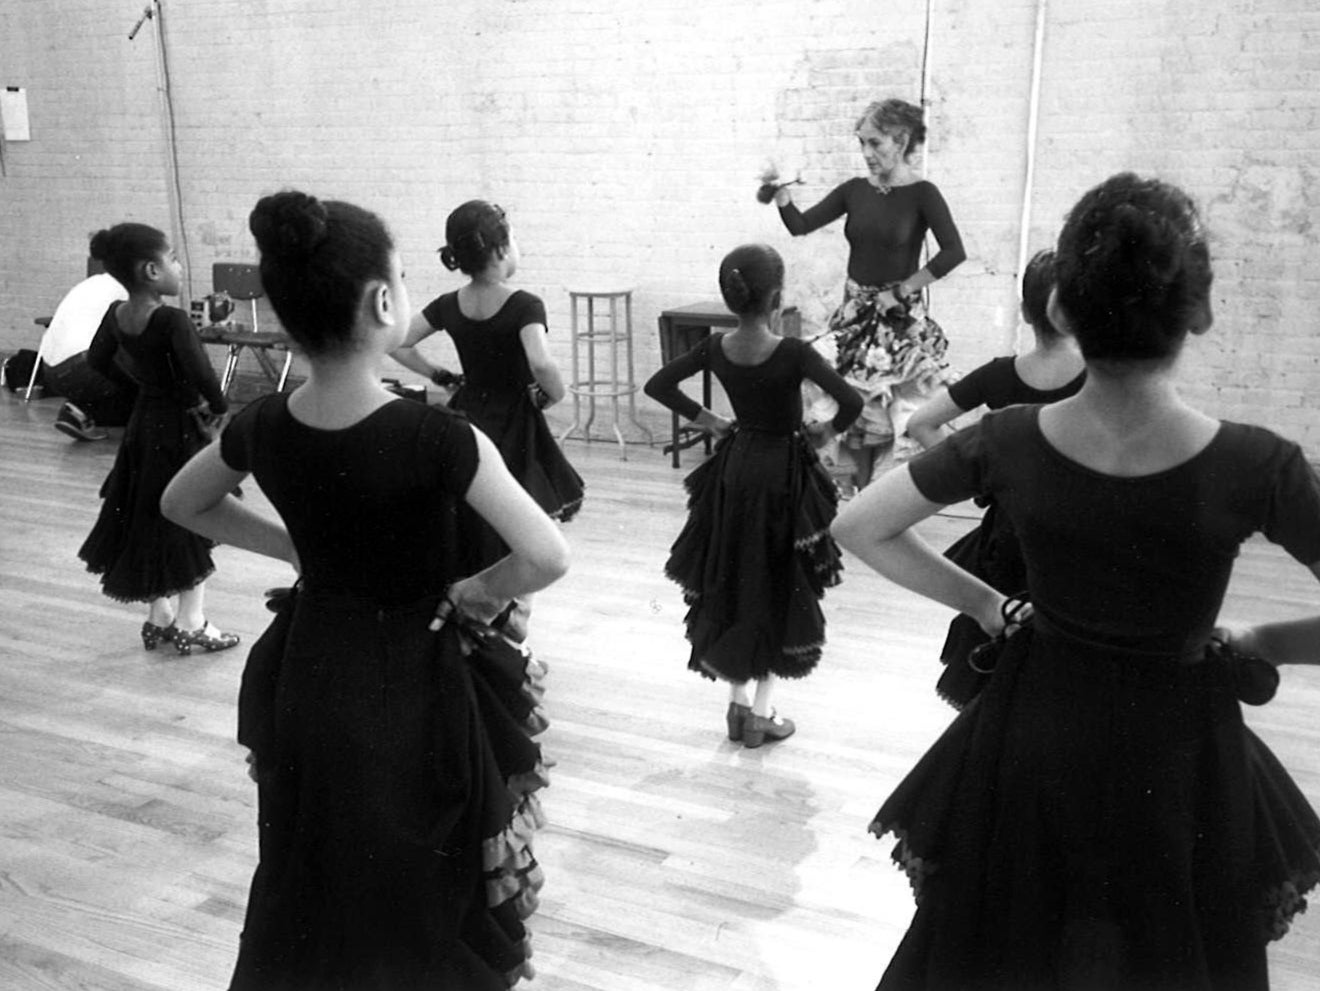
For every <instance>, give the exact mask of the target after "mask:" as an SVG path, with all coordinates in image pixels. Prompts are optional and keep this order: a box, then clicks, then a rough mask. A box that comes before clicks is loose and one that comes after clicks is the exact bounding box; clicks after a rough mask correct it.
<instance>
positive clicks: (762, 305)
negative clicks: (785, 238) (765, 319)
mask: <svg viewBox="0 0 1320 991" xmlns="http://www.w3.org/2000/svg"><path fill="white" fill-rule="evenodd" d="M783 288H784V259H782V258H780V257H779V252H778V251H776V250H775V249H774V248H772V247H770V245H768V244H743V245H739V246H738V247H736V248H734V249H733V250H732V251H730V252H729V253H728V254H727V255H725V256H724V261H722V262H720V294H721V295H722V296H723V297H724V303H725V305H726V306H728V308H729V309H730V310H732V311H733V312H734V313H736V314H738V316H748V315H751V314H757V313H764V312H765V311H767V310H769V309H770V304H771V302H772V301H773V299H774V296H775V293H777V292H779V291H780V290H782V289H783Z"/></svg>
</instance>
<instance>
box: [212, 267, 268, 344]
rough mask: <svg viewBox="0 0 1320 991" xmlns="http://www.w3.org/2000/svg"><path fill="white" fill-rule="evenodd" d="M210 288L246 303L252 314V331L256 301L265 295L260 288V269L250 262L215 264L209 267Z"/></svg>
mask: <svg viewBox="0 0 1320 991" xmlns="http://www.w3.org/2000/svg"><path fill="white" fill-rule="evenodd" d="M211 288H212V291H213V292H214V293H216V294H219V293H224V294H225V295H226V296H228V297H229V298H230V299H232V300H243V301H246V302H247V304H248V306H249V307H250V309H251V313H252V330H253V331H254V332H255V331H257V330H259V329H260V328H259V327H258V326H257V300H259V299H260V298H261V297H262V296H264V295H265V293H264V292H263V290H262V288H261V269H259V268H258V267H257V266H256V265H253V264H252V263H251V262H216V263H215V264H214V265H212V266H211Z"/></svg>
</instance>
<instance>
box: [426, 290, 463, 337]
mask: <svg viewBox="0 0 1320 991" xmlns="http://www.w3.org/2000/svg"><path fill="white" fill-rule="evenodd" d="M454 295H455V294H454V293H451V292H447V293H445V294H444V295H443V296H437V297H436V298H435V299H433V300H431V302H429V303H427V304H426V306H425V307H423V308H422V316H424V317H425V318H426V322H427V323H428V324H429V325H430V326H432V327H434V328H435V329H436V330H443V329H444V328H445V327H446V326H448V321H447V320H446V318H445V310H446V307H447V306H448V305H449V300H450V299H451V298H453V297H454Z"/></svg>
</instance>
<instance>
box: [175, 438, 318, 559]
mask: <svg viewBox="0 0 1320 991" xmlns="http://www.w3.org/2000/svg"><path fill="white" fill-rule="evenodd" d="M245 478H247V473H246V472H241V471H234V469H232V468H230V467H229V466H228V465H227V464H225V462H224V459H223V458H221V457H220V444H219V442H218V441H216V442H213V443H211V444H208V445H207V446H206V447H204V448H202V450H200V451H198V452H197V453H196V454H195V455H194V456H193V458H192V460H190V461H189V462H188V463H187V464H186V465H184V466H183V467H182V468H181V469H179V473H178V474H177V475H175V476H174V478H173V480H171V482H170V484H169V485H168V486H167V487H166V489H165V494H164V495H162V496H161V499H160V511H161V513H162V514H164V516H165V518H166V519H167V520H170V521H171V522H173V523H177V524H178V525H179V526H181V527H185V528H186V529H189V530H192V531H193V532H194V533H199V534H201V535H202V536H203V537H209V538H210V539H211V540H215V541H218V542H219V543H222V544H229V545H230V546H232V547H241V548H243V549H244V550H248V551H252V552H253V553H254V554H264V555H265V556H266V557H273V558H276V559H277V560H280V561H288V562H289V563H290V564H292V565H293V566H294V568H295V569H297V567H298V556H297V554H296V553H295V552H294V549H293V541H292V540H290V539H289V531H288V530H286V529H285V527H284V524H283V523H281V522H280V521H278V520H271V519H267V518H266V517H264V516H262V515H260V514H258V513H256V512H254V511H253V510H252V509H250V508H248V506H247V505H245V504H244V503H243V502H241V501H240V500H238V499H236V498H235V497H234V496H233V495H231V494H230V493H231V492H232V491H233V490H234V489H235V488H236V487H237V486H238V485H239V483H241V482H242V481H243V480H244V479H245Z"/></svg>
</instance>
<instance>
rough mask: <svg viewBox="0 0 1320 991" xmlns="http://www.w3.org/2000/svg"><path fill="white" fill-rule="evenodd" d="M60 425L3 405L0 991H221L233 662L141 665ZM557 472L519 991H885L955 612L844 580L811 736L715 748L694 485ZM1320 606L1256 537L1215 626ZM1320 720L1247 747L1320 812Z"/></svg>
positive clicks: (235, 832) (538, 638)
mask: <svg viewBox="0 0 1320 991" xmlns="http://www.w3.org/2000/svg"><path fill="white" fill-rule="evenodd" d="M57 408H58V401H57V400H46V401H42V402H34V403H32V404H24V403H22V402H21V401H19V400H18V399H17V398H16V397H14V396H12V395H10V394H8V393H4V394H3V395H0V448H2V449H3V461H2V463H0V561H2V562H3V567H2V568H0V987H2V988H5V989H14V991H27V989H52V991H55V989H58V991H69V989H75V988H76V989H96V991H216V989H222V988H224V987H225V986H226V984H227V981H228V976H229V971H230V968H231V966H232V962H233V957H234V953H235V948H236V946H237V941H238V932H239V927H240V925H241V921H242V912H243V905H244V901H245V898H246V889H247V884H248V881H249V879H250V876H251V871H252V868H253V866H254V862H255V838H256V837H255V826H254V799H255V795H254V791H253V787H252V785H251V783H250V782H249V781H248V779H247V777H246V775H245V774H244V765H243V754H242V751H241V749H240V748H239V747H238V745H237V744H236V743H235V742H234V741H233V730H234V701H235V694H236V690H237V685H238V678H239V673H240V670H241V665H242V662H243V657H244V652H243V649H241V648H240V649H239V650H237V651H233V652H230V653H226V654H220V655H215V656H200V657H194V658H191V659H181V658H177V657H175V656H174V655H173V653H172V652H164V651H160V652H157V653H154V654H153V653H146V652H144V651H143V650H142V649H141V647H140V644H139V641H138V639H137V629H138V626H139V625H140V624H141V621H142V619H143V616H142V611H141V610H139V609H137V608H135V607H127V606H122V605H118V604H116V603H113V602H111V601H109V600H107V599H105V598H103V597H102V596H101V595H100V594H99V590H98V586H97V584H96V582H95V580H94V578H92V577H91V576H89V575H87V574H86V573H85V572H84V571H83V570H82V567H81V564H80V563H79V562H78V560H77V557H76V551H77V548H78V546H79V544H80V543H81V541H82V539H83V537H84V536H85V535H86V533H87V531H88V529H89V528H90V527H91V524H92V521H93V519H94V517H95V514H96V511H97V489H98V486H99V485H100V483H101V481H102V479H103V477H104V475H105V473H106V471H107V470H108V469H109V467H110V464H111V462H112V460H113V457H114V451H115V445H114V444H113V443H91V444H76V443H72V442H70V441H69V440H68V439H67V438H64V437H63V436H61V435H60V434H58V433H56V432H55V431H54V430H53V429H52V428H51V422H52V420H53V418H54V415H55V411H56V409H57ZM569 455H570V457H571V459H572V460H573V461H574V463H575V464H576V465H577V466H578V468H579V470H580V471H581V472H582V474H583V475H584V476H585V478H586V479H587V483H588V498H587V502H586V505H585V508H584V509H583V511H582V513H581V515H580V517H579V519H578V520H576V521H575V522H573V523H572V524H571V525H570V526H569V528H568V535H569V538H570V540H571V543H572V545H573V553H574V563H573V569H572V572H571V574H570V575H569V576H568V577H567V578H566V579H565V580H564V581H562V582H561V583H560V584H559V585H557V586H556V587H554V588H553V589H551V590H549V591H547V592H545V593H543V594H542V595H540V596H538V598H537V602H536V611H535V616H534V625H533V641H532V645H533V648H534V649H535V650H536V652H537V653H538V655H539V656H541V657H543V658H544V659H545V660H546V661H547V662H548V663H549V664H550V668H551V676H550V694H549V697H548V709H549V714H550V716H551V719H552V723H553V725H552V727H551V729H550V730H549V731H548V732H547V734H546V736H545V737H544V743H545V748H546V751H547V753H548V754H549V755H551V756H552V757H553V758H554V759H555V760H556V761H557V762H558V764H557V766H556V767H555V769H554V772H553V785H552V787H551V788H550V789H549V791H547V792H546V793H545V803H546V808H547V811H548V813H549V816H550V819H551V825H550V827H549V828H548V829H547V830H546V832H545V833H544V834H543V835H542V837H541V840H540V842H539V845H538V855H539V857H540V859H541V860H542V862H543V863H544V866H545V870H546V875H547V878H548V883H547V886H546V889H545V892H544V901H543V906H542V909H541V911H540V912H539V913H538V915H537V916H536V917H535V919H534V922H533V926H534V931H535V943H536V959H537V963H538V966H539V969H540V977H539V978H538V979H537V981H536V982H535V983H534V984H533V985H531V987H532V988H533V991H536V989H539V991H607V989H608V991H662V989H663V991H669V989H673V991H680V989H681V991H814V989H817V988H820V989H825V988H828V989H830V991H863V989H869V988H872V987H874V985H875V981H876V980H877V979H878V977H879V975H880V973H881V971H882V970H883V968H884V965H885V963H886V961H887V960H888V957H889V955H890V953H891V952H892V950H893V947H894V946H895V944H896V943H897V941H898V939H899V937H900V936H901V934H902V932H903V930H904V927H905V926H906V924H907V922H908V920H909V919H910V917H911V914H912V903H911V898H910V894H909V891H908V886H907V882H906V880H905V879H904V878H903V876H902V875H901V874H900V873H899V872H898V871H897V870H895V869H894V868H893V867H892V866H891V865H890V863H889V861H888V854H889V850H890V845H891V844H890V843H889V842H883V843H881V842H877V841H875V840H874V839H872V838H871V837H870V836H868V834H867V832H866V826H867V823H868V821H869V819H870V816H871V814H872V813H873V812H874V810H875V808H876V806H877V805H878V804H879V802H880V801H881V800H882V799H883V798H884V797H885V795H886V794H887V793H888V791H889V789H890V788H891V787H892V786H893V785H894V784H895V783H896V782H897V781H898V780H899V778H900V777H901V776H902V774H903V773H904V772H905V771H906V770H907V769H908V768H909V767H910V766H911V765H912V763H913V762H914V761H915V760H916V758H917V757H918V756H919V755H920V753H921V752H922V751H923V750H924V749H925V747H926V746H927V745H928V744H929V743H930V742H931V741H932V740H933V739H934V738H935V736H936V735H938V733H939V732H940V730H941V729H942V728H943V727H944V726H945V725H946V724H947V723H948V721H949V719H950V717H951V715H952V711H951V710H950V709H948V708H947V707H946V706H945V705H944V704H943V703H941V702H940V701H939V700H938V699H936V697H935V695H934V693H933V692H932V685H933V683H934V679H935V676H936V674H937V667H938V666H937V664H936V662H935V661H934V656H935V653H936V651H937V649H938V647H939V644H940V642H941V640H942V637H943V632H944V628H945V625H946V624H947V622H948V618H949V616H948V614H947V612H946V611H945V610H943V609H941V608H940V607H938V606H934V605H932V604H930V603H927V602H925V601H923V600H921V599H918V598H917V597H915V596H912V595H910V594H908V593H907V592H905V591H902V590H900V589H898V588H896V587H894V586H893V585H890V584H889V583H887V582H885V581H884V580H883V579H880V578H878V577H876V576H874V575H872V574H870V573H868V572H866V571H865V570H864V569H863V568H862V566H861V565H860V564H858V563H857V562H856V561H855V560H850V561H849V563H848V570H847V573H846V575H845V581H844V584H843V585H842V586H841V587H839V588H837V589H834V590H832V591H831V593H830V594H829V596H828V597H827V599H826V612H827V615H828V617H829V621H830V630H829V637H830V643H829V646H828V648H827V651H826V656H825V659H824V661H823V663H822V664H821V667H820V669H819V670H818V671H817V672H816V673H815V674H814V675H813V676H812V677H810V678H808V679H806V680H804V681H802V682H798V683H790V684H786V685H785V686H784V688H783V690H782V693H781V696H780V700H779V701H780V707H781V709H782V710H783V711H784V712H785V713H786V714H788V715H790V716H792V717H793V718H794V719H796V720H797V721H798V724H799V727H800V730H799V733H798V735H797V736H796V737H794V738H793V739H792V740H790V741H787V742H786V743H784V744H781V745H778V746H768V747H765V748H763V749H761V750H756V751H750V750H744V749H742V748H741V747H738V746H735V745H733V744H730V743H728V742H727V741H725V739H724V737H723V709H724V696H723V694H722V690H721V689H720V688H719V687H717V686H715V685H713V684H711V683H710V682H707V681H704V680H702V679H700V678H698V677H696V676H695V675H692V674H690V673H688V672H687V671H686V670H684V664H685V660H686V656H687V653H686V649H685V642H684V639H683V632H682V616H683V612H684V607H683V604H682V601H681V598H680V596H679V593H678V590H677V589H676V588H675V587H674V586H673V585H671V584H670V583H669V582H667V581H666V580H665V579H664V577H663V576H662V575H661V565H662V563H663V560H664V555H665V552H666V550H667V548H668V545H669V543H670V541H671V540H672V539H673V537H674V535H675V534H676V533H677V532H678V529H679V527H680V526H681V524H682V521H683V512H684V497H683V492H682V489H681V484H680V483H681V479H682V477H683V474H684V472H682V471H677V472H676V471H673V470H671V469H670V468H669V467H668V462H667V459H666V458H664V457H662V456H661V454H660V452H659V449H658V448H657V449H647V448H643V447H634V448H630V450H629V458H628V460H627V461H622V460H620V459H619V455H618V449H617V447H616V446H615V445H613V444H612V443H604V442H595V443H592V444H589V445H588V444H583V443H571V444H570V446H569ZM695 463H696V455H695V454H693V453H691V452H689V453H688V454H687V457H686V461H685V469H686V468H690V467H691V466H693V465H694V464H695ZM249 498H250V499H252V501H253V503H254V504H256V505H265V503H264V500H263V499H262V497H261V495H260V493H259V492H258V491H256V488H255V486H249ZM970 525H971V517H970V514H967V513H959V512H958V511H956V510H955V511H954V512H953V513H952V514H950V515H948V516H942V517H939V518H936V519H935V520H932V521H930V523H929V524H927V525H926V526H925V528H924V529H925V532H926V533H927V535H928V537H929V538H930V539H931V541H932V542H934V543H937V544H939V545H941V546H943V545H945V544H947V543H949V542H951V541H952V540H953V539H955V538H956V537H957V536H958V535H959V534H961V533H962V532H964V531H965V530H966V529H967V528H968V527H969V526H970ZM216 560H217V564H218V569H219V570H218V573H217V575H216V576H215V578H214V579H213V580H212V582H211V583H210V585H209V592H208V598H209V607H208V612H209V614H210V616H211V617H212V618H213V619H214V620H215V621H216V622H217V623H219V624H220V625H222V626H223V627H225V628H228V629H232V630H235V631H236V632H238V633H240V634H242V636H243V637H244V640H245V642H246V643H251V642H252V640H253V639H254V638H255V637H256V636H257V635H258V634H259V633H260V632H261V630H262V628H263V626H264V624H265V622H266V618H267V615H268V614H267V613H266V612H265V611H264V608H263V606H262V600H261V591H262V590H263V589H265V588H267V587H269V586H271V585H278V584H285V583H287V582H288V580H289V578H290V577H291V576H290V575H289V573H288V572H287V570H286V569H284V568H283V567H281V566H280V565H278V564H275V563H273V562H269V561H266V560H264V559H260V558H257V557H254V556H250V555H247V554H244V553H241V552H237V551H234V550H232V549H229V548H222V549H220V550H219V551H218V552H217V555H216ZM1316 592H1317V589H1316V587H1315V584H1314V581H1313V580H1312V579H1311V578H1310V577H1309V575H1308V574H1307V573H1306V572H1305V571H1304V570H1303V569H1302V568H1300V567H1299V566H1298V565H1296V564H1294V563H1293V562H1292V561H1291V560H1289V559H1287V558H1286V556H1285V555H1283V554H1282V553H1281V552H1279V551H1278V550H1277V549H1276V548H1273V547H1270V546H1269V545H1267V544H1265V543H1264V542H1263V541H1259V540H1257V541H1253V542H1251V543H1250V544H1249V545H1248V547H1247V548H1246V551H1245V553H1244V554H1243V557H1242V560H1241V563H1240V567H1239V569H1238V573H1237V575H1236V576H1235V578H1234V582H1233V585H1232V589H1231V592H1230V596H1229V600H1228V603H1227V606H1226V609H1225V613H1226V615H1227V616H1229V617H1233V618H1243V619H1253V620H1255V619H1267V618H1274V617H1283V616H1291V615H1297V614H1299V613H1301V612H1304V611H1306V610H1311V609H1314V608H1315V603H1316V602H1317V599H1318V598H1320V597H1318V596H1317V594H1316ZM1317 709H1320V673H1317V672H1314V671H1309V670H1308V671H1297V670H1289V671H1288V672H1287V673H1286V674H1285V681H1284V687H1283V690H1282V692H1281V693H1280V697H1279V698H1278V699H1277V700H1276V701H1275V702H1274V703H1273V704H1271V705H1269V706H1267V707H1265V708H1262V709H1255V710H1250V711H1249V712H1248V719H1249V721H1250V722H1251V724H1252V726H1253V727H1255V728H1256V729H1257V730H1258V731H1259V732H1260V733H1261V734H1262V736H1264V737H1265V739H1266V740H1267V741H1268V742H1269V743H1270V744H1271V746H1273V747H1274V748H1275V751H1276V753H1277V754H1278V755H1279V757H1280V758H1281V759H1282V760H1283V762H1284V764H1285V765H1286V766H1287V767H1289V769H1290V770H1292V772H1293V773H1294V775H1295V777H1296V778H1297V780H1298V782H1299V783H1300V784H1301V786H1302V788H1303V789H1304V790H1305V791H1306V792H1307V794H1308V795H1310V796H1311V797H1312V798H1313V799H1314V800H1316V801H1317V802H1320V757H1317V754H1320V746H1317V744H1320V733H1318V732H1317V730H1316V720H1315V715H1314V714H1315V712H1316V711H1317ZM1272 960H1273V964H1274V986H1275V988H1276V989H1281V991H1302V989H1304V988H1312V987H1314V986H1315V985H1314V980H1315V979H1314V975H1315V974H1317V973H1320V918H1315V917H1311V918H1308V917H1306V916H1302V917H1300V919H1299V921H1298V924H1297V926H1296V927H1295V931H1294V932H1293V934H1291V935H1290V936H1289V937H1287V938H1286V939H1285V940H1284V941H1283V942H1282V943H1277V944H1275V945H1274V949H1273V950H1272Z"/></svg>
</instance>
